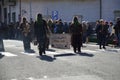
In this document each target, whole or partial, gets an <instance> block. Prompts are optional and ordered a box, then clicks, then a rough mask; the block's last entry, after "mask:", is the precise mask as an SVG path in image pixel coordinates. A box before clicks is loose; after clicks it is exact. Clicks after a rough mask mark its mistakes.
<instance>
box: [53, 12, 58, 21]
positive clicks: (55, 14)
mask: <svg viewBox="0 0 120 80" xmlns="http://www.w3.org/2000/svg"><path fill="white" fill-rule="evenodd" d="M52 19H53V20H58V11H56V10H55V11H52Z"/></svg>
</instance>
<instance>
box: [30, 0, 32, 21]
mask: <svg viewBox="0 0 120 80" xmlns="http://www.w3.org/2000/svg"><path fill="white" fill-rule="evenodd" d="M31 21H32V2H31V0H30V22H31Z"/></svg>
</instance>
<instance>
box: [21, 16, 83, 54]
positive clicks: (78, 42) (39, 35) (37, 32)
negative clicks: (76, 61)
mask: <svg viewBox="0 0 120 80" xmlns="http://www.w3.org/2000/svg"><path fill="white" fill-rule="evenodd" d="M60 24H61V26H62V22H61V21H60V22H59V25H60ZM33 26H34V39H36V40H37V43H38V49H39V55H40V56H42V55H43V54H46V53H45V50H46V43H47V38H48V36H47V35H48V34H50V33H53V32H52V28H51V27H48V24H47V22H46V21H45V20H44V19H43V18H42V14H38V15H37V20H36V21H35V22H34V25H33ZM51 26H52V25H51ZM61 26H60V27H58V28H59V29H58V33H62V30H63V29H62V28H61ZM54 29H55V28H54ZM20 30H21V31H22V35H23V45H24V50H25V51H26V52H29V51H31V47H30V37H29V36H30V25H29V23H28V22H27V20H26V18H23V22H22V23H21V24H20ZM68 30H69V32H70V33H71V44H72V46H73V49H74V52H75V53H76V50H78V52H81V46H82V25H81V24H80V23H79V21H78V19H77V17H74V19H73V23H71V25H70V27H69V29H68ZM60 31H61V32H60Z"/></svg>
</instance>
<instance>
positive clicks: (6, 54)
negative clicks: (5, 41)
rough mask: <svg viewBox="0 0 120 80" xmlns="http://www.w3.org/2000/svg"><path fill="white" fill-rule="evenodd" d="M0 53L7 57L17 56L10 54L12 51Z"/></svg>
mask: <svg viewBox="0 0 120 80" xmlns="http://www.w3.org/2000/svg"><path fill="white" fill-rule="evenodd" d="M0 53H1V54H2V55H5V56H7V57H14V56H17V55H15V54H12V53H10V52H0Z"/></svg>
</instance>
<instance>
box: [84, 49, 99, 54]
mask: <svg viewBox="0 0 120 80" xmlns="http://www.w3.org/2000/svg"><path fill="white" fill-rule="evenodd" d="M82 52H87V53H96V52H98V51H93V50H84V49H83V50H82Z"/></svg>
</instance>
